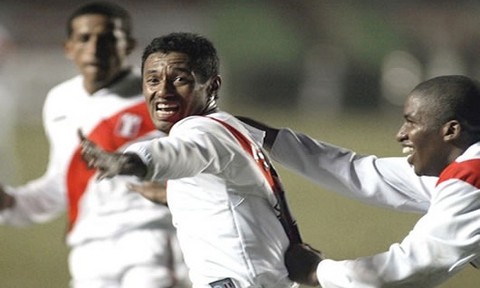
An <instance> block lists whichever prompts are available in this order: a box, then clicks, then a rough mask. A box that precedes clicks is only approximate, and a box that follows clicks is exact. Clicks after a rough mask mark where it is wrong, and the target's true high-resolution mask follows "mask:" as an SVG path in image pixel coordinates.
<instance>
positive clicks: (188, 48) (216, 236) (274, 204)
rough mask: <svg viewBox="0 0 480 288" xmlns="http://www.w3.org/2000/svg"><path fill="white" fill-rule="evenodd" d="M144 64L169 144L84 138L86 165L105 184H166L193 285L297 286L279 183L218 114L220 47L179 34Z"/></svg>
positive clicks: (251, 142)
mask: <svg viewBox="0 0 480 288" xmlns="http://www.w3.org/2000/svg"><path fill="white" fill-rule="evenodd" d="M142 61H143V62H142V63H143V64H142V71H143V73H142V75H143V94H144V96H145V99H146V101H147V104H148V107H149V111H150V116H151V118H152V119H153V122H154V124H155V127H156V128H157V129H159V130H161V131H163V132H165V133H168V137H163V138H157V139H154V140H152V141H150V142H148V143H138V144H134V145H132V146H130V147H128V148H127V150H126V152H125V153H123V154H122V153H106V152H104V151H103V150H102V149H100V148H99V147H97V146H96V145H94V144H93V143H92V142H90V141H88V140H87V139H83V141H82V143H83V155H84V158H85V160H86V161H87V162H88V164H89V165H90V166H92V167H96V168H97V169H99V171H100V173H99V175H98V177H99V179H104V178H109V177H113V176H115V175H117V174H120V175H123V174H129V175H136V176H137V177H138V178H140V179H143V180H156V181H165V180H167V179H168V183H167V200H168V204H169V207H170V209H171V211H172V216H173V223H174V225H175V227H176V228H177V232H178V238H179V241H180V246H181V248H182V250H183V252H184V256H185V261H186V263H187V266H188V267H189V270H190V279H191V280H192V282H193V287H195V288H207V287H209V288H211V287H215V288H216V287H229V288H234V287H237V288H246V287H264V288H283V287H294V286H297V284H296V283H293V282H292V281H291V280H290V279H289V278H288V272H287V269H286V267H285V264H284V253H285V251H286V250H287V247H288V246H289V244H290V241H298V240H299V239H295V238H293V237H292V238H290V237H291V234H290V233H287V232H286V231H290V230H289V229H288V230H284V229H287V228H284V227H283V226H282V224H281V222H280V221H279V219H278V218H277V217H280V219H284V218H283V217H281V216H280V215H279V211H278V209H279V205H282V201H280V200H277V199H278V198H276V197H275V195H274V193H273V191H278V190H277V189H279V187H278V184H279V183H278V182H277V181H276V180H278V178H276V177H275V175H274V174H272V173H274V172H273V170H272V169H273V168H272V167H271V166H270V165H269V163H268V160H267V159H265V157H264V156H265V155H264V154H263V153H262V151H261V150H260V149H259V148H258V144H257V141H256V140H255V139H256V136H258V135H253V134H252V133H251V132H250V131H249V130H247V129H246V128H245V127H244V126H243V125H242V124H241V122H240V121H239V120H237V119H236V118H235V117H233V116H232V115H230V114H228V113H226V112H223V111H220V110H219V108H218V106H217V98H218V95H219V89H220V86H221V83H222V81H221V78H220V75H219V60H218V57H217V53H216V49H215V48H214V46H213V44H212V43H211V42H210V41H209V40H208V39H206V38H204V37H202V36H199V35H196V34H190V33H172V34H169V35H165V36H162V37H158V38H155V39H153V40H152V41H151V43H150V44H149V45H148V46H147V47H146V48H145V50H144V53H143V57H142ZM272 180H273V181H272ZM102 181H103V180H102ZM283 204H285V203H283ZM280 210H281V209H280ZM284 211H285V210H283V212H284ZM289 224H292V223H291V222H290V223H289ZM289 227H291V226H289ZM289 236H290V237H289Z"/></svg>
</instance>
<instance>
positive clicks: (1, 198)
mask: <svg viewBox="0 0 480 288" xmlns="http://www.w3.org/2000/svg"><path fill="white" fill-rule="evenodd" d="M14 204H15V198H14V197H13V196H11V195H10V194H7V193H6V192H5V190H4V189H3V186H1V185H0V211H2V210H4V209H8V208H11V207H13V205H14Z"/></svg>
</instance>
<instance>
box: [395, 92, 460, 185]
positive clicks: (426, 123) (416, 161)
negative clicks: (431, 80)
mask: <svg viewBox="0 0 480 288" xmlns="http://www.w3.org/2000/svg"><path fill="white" fill-rule="evenodd" d="M435 111H436V110H435V109H434V108H433V107H432V105H431V103H429V102H428V101H427V100H426V99H425V97H421V95H417V94H415V93H412V94H411V95H410V96H409V97H408V98H407V101H406V102H405V107H404V118H405V122H404V123H403V124H402V126H401V127H400V130H399V131H398V133H397V140H398V141H399V142H400V143H401V144H402V146H403V152H404V153H406V154H409V157H408V162H409V163H410V164H411V165H413V166H414V170H415V173H416V174H417V175H426V176H438V175H439V174H440V172H441V171H442V170H443V169H444V168H445V167H446V166H447V165H448V163H449V161H450V154H451V151H450V148H449V147H450V146H449V145H448V143H447V141H445V139H446V138H445V137H447V136H446V133H448V131H447V130H448V124H447V123H446V124H444V125H438V123H436V120H435V119H438V118H437V117H436V115H435Z"/></svg>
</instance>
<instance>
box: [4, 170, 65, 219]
mask: <svg viewBox="0 0 480 288" xmlns="http://www.w3.org/2000/svg"><path fill="white" fill-rule="evenodd" d="M55 185H56V184H53V182H52V180H49V179H46V178H44V177H42V178H39V179H36V180H33V181H30V182H29V183H27V184H25V185H23V186H19V187H5V190H6V192H7V193H8V194H9V195H10V196H11V197H12V198H13V199H14V200H13V201H14V202H13V203H12V205H11V207H9V208H7V209H5V210H3V211H2V212H1V213H0V223H1V224H5V225H11V226H25V225H30V224H33V223H42V222H45V221H48V220H50V219H52V218H54V217H56V216H58V215H59V214H60V213H62V212H64V211H65V209H66V201H65V194H63V193H61V191H59V190H58V188H57V187H55Z"/></svg>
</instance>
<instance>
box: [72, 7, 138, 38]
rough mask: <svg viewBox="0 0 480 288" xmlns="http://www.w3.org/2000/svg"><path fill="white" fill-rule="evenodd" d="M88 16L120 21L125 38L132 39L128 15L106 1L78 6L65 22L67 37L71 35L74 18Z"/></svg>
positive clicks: (124, 10) (130, 22)
mask: <svg viewBox="0 0 480 288" xmlns="http://www.w3.org/2000/svg"><path fill="white" fill-rule="evenodd" d="M88 14H100V15H105V16H107V17H109V18H118V19H120V20H121V21H122V29H123V31H125V34H126V35H127V38H131V37H132V18H131V16H130V13H128V11H127V10H126V9H124V8H123V7H121V6H120V5H117V4H115V3H112V2H107V1H98V2H91V3H89V4H86V5H83V6H80V7H79V8H77V10H75V11H74V12H73V13H72V14H71V15H70V17H69V18H68V21H67V36H68V37H70V36H71V35H72V33H73V27H72V22H73V20H74V19H75V18H77V17H79V16H83V15H88Z"/></svg>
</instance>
